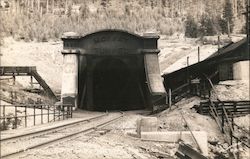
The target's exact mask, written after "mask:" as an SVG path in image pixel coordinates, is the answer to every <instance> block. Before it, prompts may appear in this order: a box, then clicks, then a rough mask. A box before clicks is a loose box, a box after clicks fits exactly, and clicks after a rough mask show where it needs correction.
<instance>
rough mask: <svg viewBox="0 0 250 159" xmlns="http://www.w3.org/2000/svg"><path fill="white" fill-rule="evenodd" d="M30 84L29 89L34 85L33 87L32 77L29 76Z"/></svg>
mask: <svg viewBox="0 0 250 159" xmlns="http://www.w3.org/2000/svg"><path fill="white" fill-rule="evenodd" d="M30 84H31V88H33V87H34V85H33V77H32V76H30Z"/></svg>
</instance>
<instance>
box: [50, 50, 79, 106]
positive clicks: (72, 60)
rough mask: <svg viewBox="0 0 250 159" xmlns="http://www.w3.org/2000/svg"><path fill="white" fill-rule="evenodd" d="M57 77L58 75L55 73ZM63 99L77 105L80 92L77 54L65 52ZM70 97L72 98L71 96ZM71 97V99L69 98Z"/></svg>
mask: <svg viewBox="0 0 250 159" xmlns="http://www.w3.org/2000/svg"><path fill="white" fill-rule="evenodd" d="M55 77H56V75H55ZM61 94H62V101H63V103H65V102H64V98H65V99H66V97H67V100H65V101H66V103H70V104H73V105H74V106H75V107H76V106H77V103H76V100H77V94H78V58H77V55H76V54H64V56H63V75H62V92H61ZM69 97H70V98H69ZM69 99H70V100H69Z"/></svg>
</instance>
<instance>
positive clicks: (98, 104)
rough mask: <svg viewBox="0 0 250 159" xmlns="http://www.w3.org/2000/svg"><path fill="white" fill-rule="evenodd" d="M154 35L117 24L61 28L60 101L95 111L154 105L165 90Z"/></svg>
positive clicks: (142, 107)
mask: <svg viewBox="0 0 250 159" xmlns="http://www.w3.org/2000/svg"><path fill="white" fill-rule="evenodd" d="M158 39H159V36H158V35H156V34H154V33H145V34H142V35H137V34H134V33H131V32H128V31H125V30H117V29H105V30H100V31H96V32H94V33H90V34H85V35H84V36H81V35H79V34H77V33H72V32H68V33H65V34H64V35H63V37H62V40H63V50H62V54H63V77H62V91H61V92H62V93H61V99H62V102H63V103H65V104H67V103H70V104H72V105H73V106H74V107H75V109H78V108H80V109H86V110H96V111H106V110H134V109H149V110H153V109H154V110H155V107H156V106H158V105H159V104H158V103H159V101H161V99H164V97H165V95H166V91H165V88H164V86H163V82H162V78H161V76H160V68H159V61H158V53H159V51H160V50H159V49H158V46H157V40H158Z"/></svg>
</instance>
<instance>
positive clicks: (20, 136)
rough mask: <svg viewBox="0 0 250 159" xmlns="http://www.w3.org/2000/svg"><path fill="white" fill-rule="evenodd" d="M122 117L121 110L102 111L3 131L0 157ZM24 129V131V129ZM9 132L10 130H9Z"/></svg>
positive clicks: (99, 126) (45, 143) (68, 137)
mask: <svg viewBox="0 0 250 159" xmlns="http://www.w3.org/2000/svg"><path fill="white" fill-rule="evenodd" d="M121 117H123V113H121V112H113V113H103V114H101V115H96V116H93V117H89V118H79V119H74V120H69V121H68V122H63V123H58V124H55V125H50V126H47V127H41V128H39V127H38V128H37V129H34V128H36V127H33V128H32V129H33V131H32V129H31V128H29V129H23V130H22V131H21V132H20V133H12V134H10V133H7V132H6V133H3V134H2V137H1V140H0V142H1V157H0V158H11V157H13V156H14V155H18V154H19V153H22V152H25V151H26V150H29V149H34V148H38V147H41V146H45V145H48V144H51V143H54V142H59V141H63V140H68V139H70V138H71V137H73V136H75V135H78V134H81V133H83V134H84V133H89V132H92V131H95V130H97V129H98V128H101V127H103V126H106V125H108V124H110V123H111V122H113V121H115V120H118V119H120V118H121ZM25 130H26V131H25ZM9 132H10V131H9Z"/></svg>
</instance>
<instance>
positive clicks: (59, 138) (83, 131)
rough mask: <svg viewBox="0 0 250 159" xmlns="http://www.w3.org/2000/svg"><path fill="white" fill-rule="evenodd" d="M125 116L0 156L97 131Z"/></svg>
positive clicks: (7, 156) (6, 156) (9, 155)
mask: <svg viewBox="0 0 250 159" xmlns="http://www.w3.org/2000/svg"><path fill="white" fill-rule="evenodd" d="M105 115H106V114H105ZM123 116H124V113H121V112H120V115H118V116H116V117H114V118H112V119H110V120H108V121H105V122H102V123H99V124H97V125H95V126H92V127H90V128H86V129H83V130H80V131H77V132H74V133H70V134H68V135H65V136H62V137H58V138H55V139H52V140H49V141H46V142H42V143H38V144H35V145H32V146H28V147H26V148H25V149H21V150H18V151H15V152H12V153H7V154H4V155H2V156H1V157H0V158H1V159H2V158H9V157H11V156H13V155H17V154H20V153H23V152H25V151H26V150H29V149H34V148H38V147H42V146H45V145H49V144H52V143H54V142H58V141H60V140H63V139H67V138H70V137H73V136H76V135H78V134H81V133H89V132H93V131H96V129H97V128H101V127H103V126H106V125H108V124H110V123H111V122H114V121H116V120H118V119H120V118H122V117H123Z"/></svg>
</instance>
